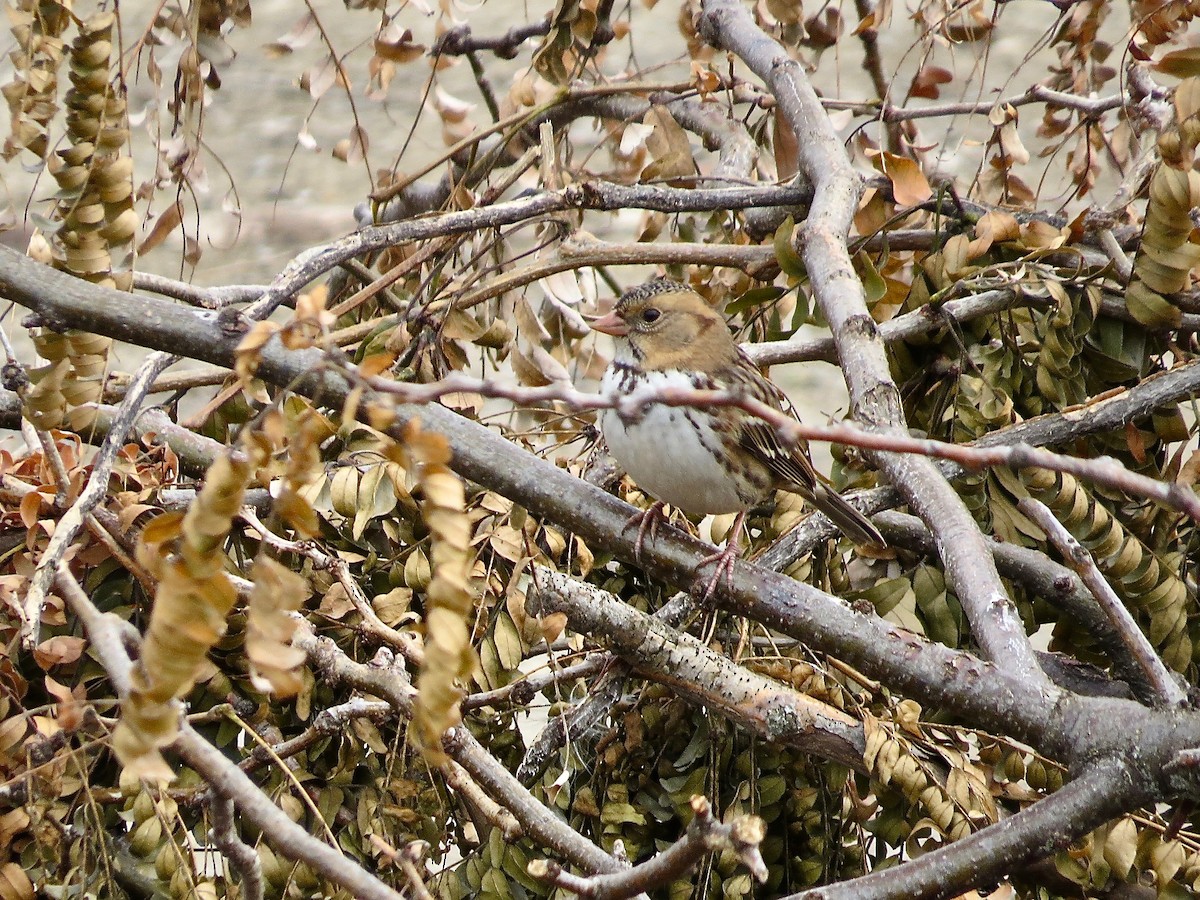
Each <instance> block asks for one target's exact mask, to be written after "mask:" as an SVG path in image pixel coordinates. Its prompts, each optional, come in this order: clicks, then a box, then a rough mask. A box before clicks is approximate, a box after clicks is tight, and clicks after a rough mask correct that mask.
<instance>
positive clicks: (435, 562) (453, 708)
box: [399, 419, 478, 765]
mask: <svg viewBox="0 0 1200 900" xmlns="http://www.w3.org/2000/svg"><path fill="white" fill-rule="evenodd" d="M399 449H400V452H401V454H402V456H403V465H404V466H405V468H407V469H408V470H409V471H410V472H412V473H414V474H415V476H416V479H417V484H418V485H420V487H421V489H422V491H423V492H424V499H423V500H422V502H421V515H422V517H423V518H424V520H425V525H426V527H428V529H429V533H430V560H429V563H428V565H429V569H430V573H431V575H430V579H429V582H428V586H427V587H425V659H424V663H423V664H422V666H421V675H420V678H419V679H418V682H417V704H416V709H415V711H414V717H413V725H414V727H415V728H416V730H417V734H418V736H419V739H420V742H421V745H422V748H423V750H424V752H425V754H426V756H427V757H429V759H430V761H431V762H433V763H435V764H438V765H440V764H441V763H442V762H443V761H444V759H445V753H444V751H443V750H442V746H441V739H442V735H443V734H445V732H446V729H448V728H450V727H452V726H453V725H455V724H457V723H458V722H459V721H460V718H461V717H460V713H459V709H458V703H459V700H460V699H461V696H462V692H461V689H460V688H459V683H460V682H461V681H463V680H465V679H467V678H469V677H470V676H471V674H472V673H473V672H474V671H475V669H476V667H477V665H478V662H477V660H476V658H475V651H474V650H473V649H472V647H471V639H470V632H469V629H468V623H469V622H470V618H471V615H472V613H473V612H474V592H473V590H472V589H471V586H470V581H469V574H470V570H471V561H472V559H473V554H472V552H471V546H470V544H471V523H470V520H469V519H468V518H467V514H466V494H465V491H464V488H463V483H462V481H461V480H460V479H459V477H458V476H457V475H455V474H454V473H453V472H452V471H451V470H450V468H449V466H448V465H447V463H449V461H450V445H449V444H448V443H447V442H446V439H445V438H444V437H442V436H441V435H439V434H435V433H433V432H428V431H422V430H421V427H420V423H419V420H415V419H414V420H413V422H412V423H411V424H410V425H409V427H408V428H407V429H406V430H405V433H404V439H403V441H402V443H401V445H400V447H399ZM407 574H408V573H407V567H406V572H405V575H406V581H407Z"/></svg>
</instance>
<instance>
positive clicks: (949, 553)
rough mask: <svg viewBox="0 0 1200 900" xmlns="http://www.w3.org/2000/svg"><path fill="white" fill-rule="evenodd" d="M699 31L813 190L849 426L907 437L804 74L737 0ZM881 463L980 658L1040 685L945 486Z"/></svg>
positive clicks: (841, 182) (849, 212)
mask: <svg viewBox="0 0 1200 900" xmlns="http://www.w3.org/2000/svg"><path fill="white" fill-rule="evenodd" d="M700 32H701V34H702V35H703V36H704V38H705V40H707V41H708V42H709V43H711V44H712V45H713V46H716V47H721V48H723V49H726V50H729V51H730V52H732V53H734V54H736V55H737V56H739V57H740V58H741V59H742V60H743V61H745V63H746V64H747V65H748V66H749V67H750V69H751V70H752V71H753V72H754V73H755V74H756V75H758V76H759V77H760V78H761V79H762V80H763V81H764V82H766V84H767V85H768V87H769V88H770V89H771V93H772V94H774V96H775V99H776V100H777V101H778V103H779V108H780V111H781V112H782V113H783V115H784V116H786V117H787V119H788V122H789V123H790V124H791V127H792V130H793V131H794V132H795V134H796V137H797V140H798V142H799V147H800V161H801V167H802V168H803V169H804V170H805V171H806V172H807V173H808V176H809V178H811V179H812V181H813V183H814V185H815V186H816V193H815V195H814V198H813V203H812V206H811V208H810V211H809V214H808V218H807V220H806V221H805V224H804V238H803V244H804V247H803V249H804V262H805V265H806V267H807V269H808V275H809V278H810V279H811V283H812V286H813V294H814V297H815V298H816V300H817V302H818V303H819V304H820V306H821V309H822V311H823V312H824V313H825V318H826V320H827V321H828V322H829V326H830V330H831V331H832V332H833V338H834V341H835V343H836V345H837V347H838V358H839V359H840V360H841V361H842V362H843V372H844V374H845V376H846V383H847V386H848V387H849V389H850V397H851V401H852V404H853V407H854V413H855V418H856V419H858V420H859V421H861V422H863V423H864V425H866V427H867V428H868V429H870V430H872V431H880V432H884V433H888V434H890V435H891V436H893V437H899V436H901V435H904V436H907V433H908V429H907V426H906V424H905V422H904V413H903V409H902V406H901V404H900V394H899V391H898V390H897V388H896V385H895V382H894V381H893V380H892V377H891V372H890V370H889V367H888V362H887V357H886V354H885V352H884V348H883V342H882V341H881V340H880V338H879V332H878V329H877V328H876V326H875V322H874V320H873V319H872V318H871V316H870V314H869V313H868V312H867V307H866V300H865V297H864V294H863V287H862V284H861V283H860V282H859V280H858V277H857V276H856V275H855V274H854V266H853V264H852V262H851V259H850V254H849V251H848V250H847V246H846V235H847V234H848V233H849V229H850V224H851V219H852V217H853V215H854V212H855V210H856V209H857V207H858V200H859V198H860V197H861V195H862V183H861V179H860V178H859V176H858V174H857V173H856V172H855V171H854V169H853V168H852V167H851V165H850V160H849V158H848V157H847V156H846V151H845V149H844V148H843V146H842V142H841V140H840V139H839V138H838V136H837V135H836V134H835V133H834V130H833V127H832V125H831V124H830V123H829V119H828V117H827V116H826V114H825V111H824V109H823V108H822V107H821V103H820V100H819V99H818V98H817V95H816V92H815V91H814V90H813V89H812V85H811V84H810V83H809V81H808V77H807V75H806V74H805V72H804V69H803V67H802V66H801V65H800V64H799V63H798V62H796V61H795V60H794V59H792V58H791V56H789V55H788V53H787V52H786V51H785V50H784V49H783V48H782V47H781V46H779V45H778V44H777V43H776V42H775V41H774V40H773V39H771V38H770V37H768V36H767V35H766V34H765V33H763V32H762V31H761V30H760V29H759V28H758V26H757V25H756V24H755V22H754V19H753V17H752V16H751V14H750V11H749V9H748V8H746V7H745V6H743V5H742V4H741V3H740V2H736V0H706V2H705V3H704V12H703V14H702V17H701V26H700ZM851 361H852V363H853V364H852V365H851V364H850V362H851ZM878 464H879V466H880V468H881V469H883V471H884V472H886V473H887V475H888V478H889V479H890V480H891V482H892V483H893V484H894V485H895V486H896V487H897V489H899V490H900V492H901V493H902V494H903V495H904V497H905V499H906V500H907V501H908V503H909V504H910V506H912V508H913V510H914V511H915V512H916V513H917V514H918V515H919V516H920V517H921V518H922V519H923V520H924V521H925V523H926V524H927V525H928V526H929V528H930V530H931V531H932V532H933V533H934V534H935V535H936V536H937V539H938V549H939V552H940V554H941V557H942V562H943V564H944V565H945V569H946V577H947V580H948V581H949V582H950V583H951V584H953V585H954V589H955V592H956V593H957V595H958V597H959V600H960V601H961V602H962V604H963V608H964V609H965V611H966V613H967V618H968V619H969V620H970V622H971V628H972V632H973V633H974V635H975V639H976V640H977V641H978V642H979V645H980V646H981V647H982V648H983V651H984V654H985V655H986V656H987V658H988V659H990V660H992V661H993V662H995V663H997V664H998V665H1001V666H1004V667H1005V668H1008V669H1011V670H1012V671H1014V672H1019V673H1022V674H1023V675H1024V676H1025V677H1026V678H1028V679H1029V680H1030V681H1031V682H1032V683H1034V684H1040V685H1046V684H1047V680H1046V677H1045V675H1044V674H1043V673H1042V671H1041V669H1040V668H1039V667H1038V665H1037V659H1036V657H1035V656H1034V653H1033V648H1032V646H1031V645H1030V643H1029V640H1028V638H1027V637H1026V635H1025V628H1024V625H1023V624H1022V622H1021V617H1020V616H1019V615H1018V614H1017V611H1016V609H1015V608H1014V607H1013V605H1012V603H1011V601H1010V600H1009V598H1008V595H1007V594H1006V592H1005V590H1004V586H1003V585H1002V584H1001V582H1000V575H999V573H997V572H996V569H995V565H994V563H993V562H992V558H991V555H990V554H988V553H987V552H986V546H985V541H984V539H983V535H982V534H981V533H980V531H979V528H978V527H977V526H976V525H975V522H974V520H973V519H972V518H971V516H970V513H969V512H968V511H967V509H966V507H965V506H964V505H963V502H962V500H961V499H960V498H959V497H958V495H957V494H956V493H955V492H954V490H953V489H952V488H951V487H950V484H949V483H948V482H947V481H946V479H945V478H944V477H943V476H942V475H941V473H939V472H938V471H937V469H936V467H935V466H933V465H932V464H931V463H930V462H929V461H928V460H925V459H919V458H916V457H912V456H906V457H895V456H889V455H880V456H879V457H878Z"/></svg>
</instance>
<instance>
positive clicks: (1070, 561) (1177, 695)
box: [1017, 497, 1188, 707]
mask: <svg viewBox="0 0 1200 900" xmlns="http://www.w3.org/2000/svg"><path fill="white" fill-rule="evenodd" d="M1017 509H1019V510H1021V512H1023V513H1024V514H1025V515H1027V516H1029V518H1031V519H1032V520H1033V521H1034V522H1036V523H1037V525H1038V527H1039V528H1041V529H1042V531H1044V532H1046V537H1048V538H1049V539H1050V543H1051V544H1053V545H1054V548H1055V549H1056V550H1058V552H1059V553H1061V554H1062V557H1063V559H1064V560H1065V561H1066V563H1067V565H1068V566H1070V567H1071V568H1072V569H1074V570H1075V573H1076V574H1077V575H1078V576H1079V577H1080V578H1081V579H1083V583H1084V584H1086V585H1087V586H1088V589H1089V590H1090V591H1091V592H1092V596H1093V597H1095V598H1096V603H1097V604H1098V605H1099V606H1100V608H1101V609H1102V610H1104V614H1105V615H1106V616H1108V618H1109V619H1110V621H1111V622H1112V624H1113V628H1115V629H1116V632H1117V634H1118V635H1119V636H1120V638H1121V641H1122V642H1123V643H1124V644H1125V648H1126V650H1127V651H1128V652H1129V655H1130V656H1131V657H1132V658H1133V659H1134V660H1135V661H1136V662H1137V664H1138V666H1139V667H1140V668H1141V670H1142V673H1143V674H1144V675H1145V678H1146V681H1147V682H1148V683H1149V684H1150V685H1152V686H1153V688H1154V692H1155V695H1156V698H1157V700H1158V703H1159V705H1161V706H1175V707H1179V706H1183V705H1184V704H1185V703H1187V699H1188V698H1187V691H1185V690H1184V689H1183V687H1182V686H1181V685H1180V684H1179V681H1178V680H1177V679H1176V678H1175V676H1174V675H1172V673H1171V672H1170V671H1169V670H1168V669H1167V666H1166V664H1165V663H1164V662H1163V661H1162V659H1161V658H1160V657H1159V655H1158V654H1157V653H1156V652H1155V651H1154V647H1153V646H1152V645H1151V644H1150V641H1149V640H1148V639H1147V637H1146V635H1145V634H1143V633H1142V630H1141V629H1140V628H1138V625H1137V622H1135V621H1134V620H1133V616H1132V615H1130V613H1129V610H1128V609H1126V608H1125V604H1124V603H1122V602H1121V598H1120V597H1118V596H1117V594H1116V591H1114V590H1113V588H1112V585H1111V584H1109V583H1108V580H1107V579H1106V578H1105V577H1104V575H1103V574H1101V572H1100V569H1099V568H1098V567H1097V566H1096V561H1095V560H1094V559H1093V558H1092V554H1090V553H1089V552H1088V551H1087V549H1086V548H1085V547H1084V546H1083V545H1082V544H1080V543H1079V541H1078V540H1076V539H1075V536H1074V535H1073V534H1071V532H1069V531H1067V529H1066V527H1065V526H1064V525H1063V524H1062V522H1060V521H1059V520H1058V519H1057V518H1056V517H1055V515H1054V513H1052V512H1051V511H1050V509H1049V507H1047V506H1046V504H1044V503H1042V502H1041V501H1040V500H1037V499H1035V498H1033V497H1025V498H1023V499H1022V500H1020V501H1019V502H1018V503H1017Z"/></svg>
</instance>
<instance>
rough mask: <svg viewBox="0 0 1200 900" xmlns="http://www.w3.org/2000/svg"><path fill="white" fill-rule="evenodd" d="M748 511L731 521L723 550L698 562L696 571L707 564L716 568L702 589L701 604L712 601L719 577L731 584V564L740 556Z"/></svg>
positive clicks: (719, 581) (719, 580)
mask: <svg viewBox="0 0 1200 900" xmlns="http://www.w3.org/2000/svg"><path fill="white" fill-rule="evenodd" d="M748 513H749V510H745V511H743V512H740V513H738V515H737V518H736V519H734V520H733V528H731V529H730V531H729V537H728V538H726V540H725V549H724V550H720V551H718V552H716V553H713V554H712V555H710V556H706V557H704V559H702V560H700V563H699V565H697V566H696V569H697V570H699V569H700V567H701V566H707V565H708V564H709V563H716V568H715V569H714V570H713V573H712V578H710V579H709V581H708V586H707V587H706V588H705V589H704V595H703V596H702V597H701V598H700V601H701V602H702V603H708V601H709V600H711V599H712V595H713V594H714V593H716V590H717V585H718V584H720V583H721V576H724V577H725V580H726V582H728V583H729V584H730V585H732V584H733V564H734V563H735V562H736V561H737V560H738V559H740V558H741V556H742V548H741V543H742V531H743V530H744V528H745V525H746V516H747V514H748Z"/></svg>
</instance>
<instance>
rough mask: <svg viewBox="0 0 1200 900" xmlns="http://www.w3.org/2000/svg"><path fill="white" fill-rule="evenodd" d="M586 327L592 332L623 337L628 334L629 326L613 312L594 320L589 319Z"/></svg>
mask: <svg viewBox="0 0 1200 900" xmlns="http://www.w3.org/2000/svg"><path fill="white" fill-rule="evenodd" d="M588 325H589V326H591V329H592V331H599V332H601V333H602V334H611V335H612V336H613V337H625V335H627V334H629V326H628V325H627V324H626V323H625V320H624V319H622V318H621V317H620V316H618V315H617V314H616V313H615V312H610V313H609V314H608V315H605V316H600V317H599V318H596V319H589V320H588Z"/></svg>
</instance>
